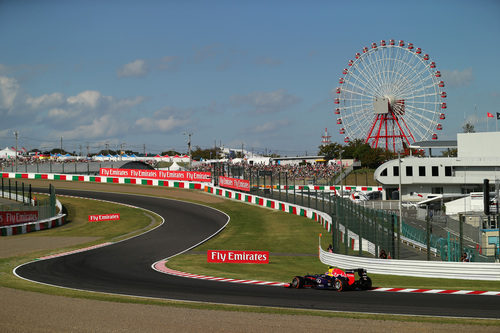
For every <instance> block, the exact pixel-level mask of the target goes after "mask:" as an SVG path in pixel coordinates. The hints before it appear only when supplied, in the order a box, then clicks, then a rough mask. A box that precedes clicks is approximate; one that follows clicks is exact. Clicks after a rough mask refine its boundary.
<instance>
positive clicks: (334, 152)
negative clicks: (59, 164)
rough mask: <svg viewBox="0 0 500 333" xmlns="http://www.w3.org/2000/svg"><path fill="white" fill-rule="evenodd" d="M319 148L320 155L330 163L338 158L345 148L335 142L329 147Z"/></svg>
mask: <svg viewBox="0 0 500 333" xmlns="http://www.w3.org/2000/svg"><path fill="white" fill-rule="evenodd" d="M318 148H319V152H318V155H320V156H324V157H325V160H327V161H329V160H333V159H335V158H338V157H339V155H340V151H341V150H342V148H343V147H342V145H341V144H338V143H335V142H334V143H330V144H328V145H324V146H319V147H318Z"/></svg>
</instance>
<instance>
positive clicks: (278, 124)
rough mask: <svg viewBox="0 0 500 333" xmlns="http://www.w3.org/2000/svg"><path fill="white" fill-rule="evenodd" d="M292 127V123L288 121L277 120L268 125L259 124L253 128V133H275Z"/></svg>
mask: <svg viewBox="0 0 500 333" xmlns="http://www.w3.org/2000/svg"><path fill="white" fill-rule="evenodd" d="M288 125H290V121H289V120H287V119H282V120H277V121H269V122H267V123H263V124H259V125H257V126H255V128H253V130H252V132H254V133H266V132H274V131H276V130H278V129H280V128H282V127H286V126H288Z"/></svg>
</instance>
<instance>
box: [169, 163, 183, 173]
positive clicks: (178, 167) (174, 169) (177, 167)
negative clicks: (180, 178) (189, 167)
mask: <svg viewBox="0 0 500 333" xmlns="http://www.w3.org/2000/svg"><path fill="white" fill-rule="evenodd" d="M168 169H169V170H170V171H179V170H183V168H182V167H181V166H180V165H179V164H177V163H176V162H174V163H172V165H171V166H170V167H169V168H168Z"/></svg>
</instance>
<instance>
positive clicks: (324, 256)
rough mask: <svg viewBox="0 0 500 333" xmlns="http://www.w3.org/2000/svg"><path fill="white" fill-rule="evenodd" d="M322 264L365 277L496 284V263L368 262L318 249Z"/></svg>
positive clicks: (499, 272)
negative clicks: (364, 273)
mask: <svg viewBox="0 0 500 333" xmlns="http://www.w3.org/2000/svg"><path fill="white" fill-rule="evenodd" d="M319 258H320V261H321V262H322V263H323V264H326V265H330V266H336V267H340V268H343V269H353V268H366V270H367V272H368V273H372V274H385V275H399V276H416V277H427V278H445V279H463V280H489V281H500V264H499V263H482V262H448V261H420V260H397V259H372V258H365V257H354V256H346V255H343V254H335V253H330V252H326V251H324V250H323V249H321V247H320V249H319Z"/></svg>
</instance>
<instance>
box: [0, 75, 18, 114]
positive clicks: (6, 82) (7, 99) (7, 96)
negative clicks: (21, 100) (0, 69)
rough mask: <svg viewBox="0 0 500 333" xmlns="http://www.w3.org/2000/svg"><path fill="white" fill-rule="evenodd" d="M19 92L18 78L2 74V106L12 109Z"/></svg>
mask: <svg viewBox="0 0 500 333" xmlns="http://www.w3.org/2000/svg"><path fill="white" fill-rule="evenodd" d="M18 92H19V84H18V83H17V80H16V79H13V78H9V77H6V76H0V108H5V109H11V108H12V106H13V105H14V100H15V98H16V96H17V94H18Z"/></svg>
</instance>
